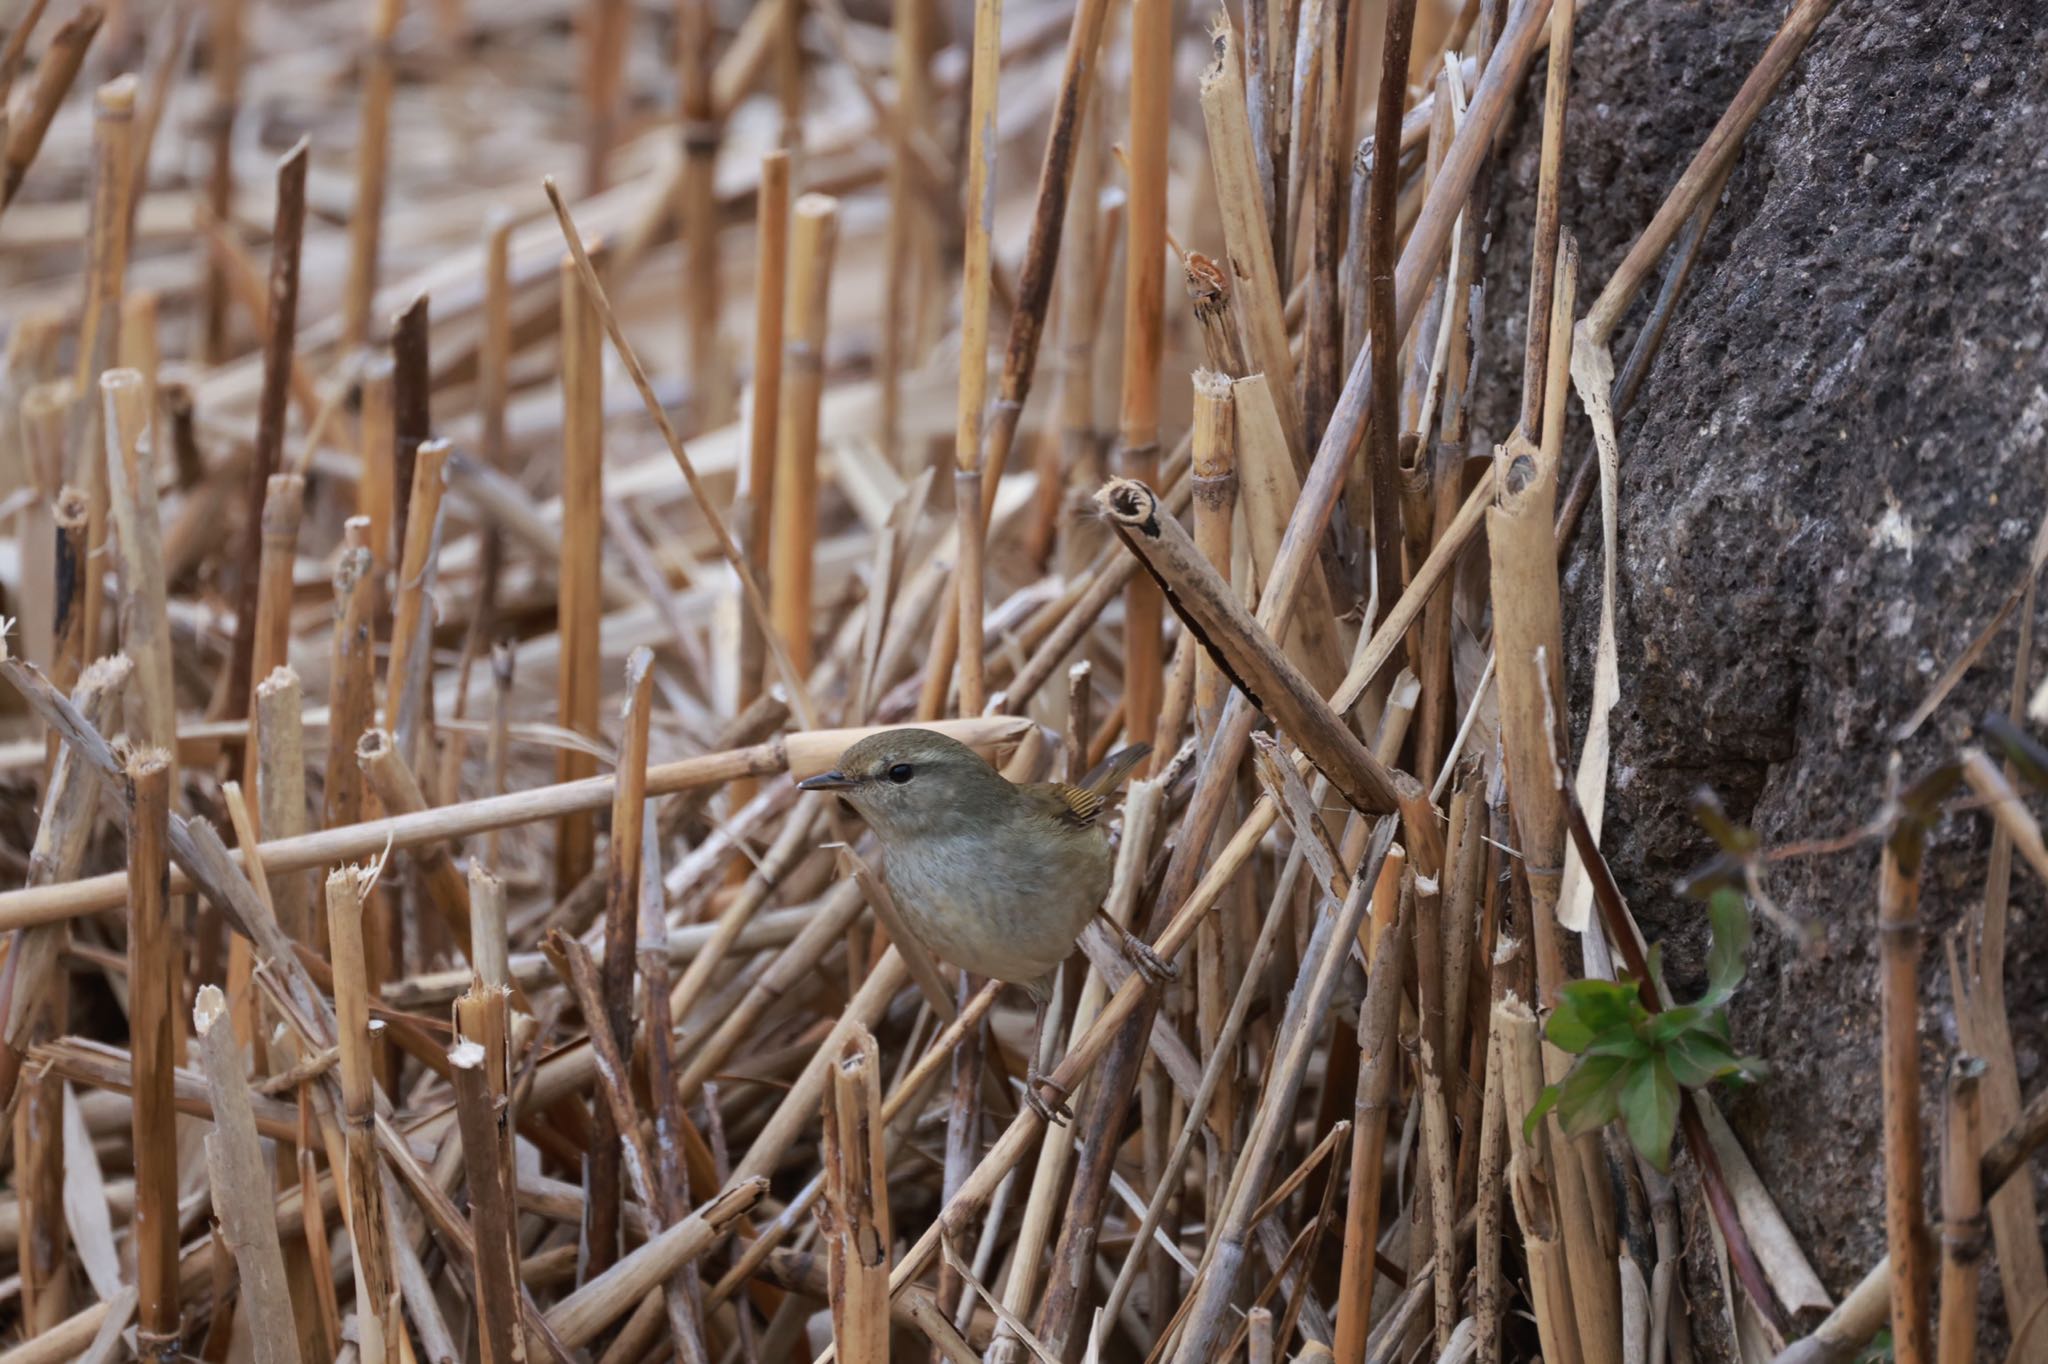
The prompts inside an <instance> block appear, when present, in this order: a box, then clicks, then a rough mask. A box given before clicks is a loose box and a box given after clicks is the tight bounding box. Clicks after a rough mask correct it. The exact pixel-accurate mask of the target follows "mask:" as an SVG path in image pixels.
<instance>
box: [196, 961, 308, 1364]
mask: <svg viewBox="0 0 2048 1364" xmlns="http://www.w3.org/2000/svg"><path fill="white" fill-rule="evenodd" d="M226 1015H227V997H226V996H225V995H223V994H222V993H221V992H220V990H219V989H217V988H216V987H214V986H211V985H202V986H201V987H200V988H199V999H198V1002H197V1004H196V1005H195V1006H194V1008H193V1010H192V1028H193V1033H194V1035H195V1036H196V1037H197V1038H198V1040H199V1053H200V1056H201V1058H202V1059H203V1061H204V1063H205V1068H206V1085H207V1090H208V1092H209V1093H210V1094H211V1095H212V1097H213V1130H212V1131H210V1132H208V1133H207V1134H206V1164H207V1171H208V1174H209V1175H210V1177H211V1180H212V1185H213V1207H214V1213H215V1215H216V1216H217V1217H219V1218H220V1221H221V1227H222V1230H223V1233H224V1235H225V1236H226V1238H227V1241H228V1244H229V1246H230V1247H231V1248H232V1249H233V1251H234V1253H235V1266H236V1268H237V1269H238V1270H239V1271H240V1273H241V1278H242V1304H243V1309H242V1310H243V1311H244V1312H245V1313H246V1314H247V1315H248V1319H249V1337H250V1345H251V1347H252V1349H253V1350H254V1354H255V1358H256V1361H257V1364H289V1362H290V1361H296V1360H297V1359H298V1357H299V1333H298V1325H297V1323H296V1322H295V1321H294V1319H293V1316H292V1295H291V1292H290V1290H289V1288H288V1287H287V1285H286V1279H285V1268H284V1249H283V1245H282V1243H281V1242H280V1241H279V1239H278V1230H277V1216H276V1213H275V1212H274V1210H273V1208H272V1205H271V1200H272V1193H271V1177H270V1166H269V1162H267V1161H266V1160H265V1159H264V1158H263V1149H262V1147H261V1146H260V1145H259V1144H258V1140H257V1134H256V1117H255V1114H254V1112H253V1111H252V1109H251V1108H250V1105H249V1090H248V1085H247V1082H246V1081H244V1079H243V1078H242V1050H241V1048H240V1047H239V1046H237V1045H236V1044H235V1037H234V1031H233V1029H231V1028H224V1027H221V1026H219V1025H220V1023H221V1020H222V1019H223V1018H225V1017H226Z"/></svg>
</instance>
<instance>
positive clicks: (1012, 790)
mask: <svg viewBox="0 0 2048 1364" xmlns="http://www.w3.org/2000/svg"><path fill="white" fill-rule="evenodd" d="M1150 751H1151V750H1150V748H1149V747H1147V746H1146V745H1143V744H1139V745H1136V746H1134V747H1131V748H1126V749H1123V750H1121V751H1120V752H1117V753H1113V754H1111V755H1110V756H1109V757H1108V758H1107V759H1105V760H1104V761H1103V764H1102V766H1101V767H1099V768H1098V769H1096V770H1095V771H1094V772H1092V773H1090V774H1089V775H1088V777H1087V778H1085V779H1084V780H1083V781H1082V782H1081V783H1080V784H1079V785H1076V786H1069V785H1067V784H1065V783H1061V782H1037V783H1033V784H1031V785H1028V786H1018V785H1016V784H1015V783H1013V782H1011V781H1010V780H1009V779H1008V778H1006V777H1005V776H1003V774H1002V773H1000V772H998V771H996V770H995V769H994V768H993V767H990V766H989V765H988V764H987V763H986V762H984V761H983V760H982V758H981V756H980V755H979V754H977V753H976V752H975V751H974V750H973V749H971V748H969V747H967V746H966V745H965V744H962V743H959V742H958V741H956V740H953V739H949V738H947V737H946V736H945V735H943V734H938V733H934V732H933V731H931V730H928V729H892V730H887V731H884V732H883V733H880V734H874V735H870V736H869V737H867V738H865V739H862V740H861V741H860V742H859V743H857V744H855V745H853V747H851V748H849V749H847V750H846V752H845V753H843V754H841V755H840V758H839V765H838V767H837V768H835V769H834V770H833V771H830V772H827V773H824V774H823V775H821V776H816V777H812V778H811V779H810V780H808V781H804V782H800V783H798V785H800V786H801V787H802V788H803V789H804V790H806V791H837V792H838V793H839V794H840V796H842V797H843V798H844V799H845V800H846V801H847V803H848V804H850V805H852V806H853V808H854V809H855V810H857V811H859V812H860V814H861V816H862V817H863V818H864V819H866V820H867V822H868V827H869V828H871V829H873V830H874V832H875V837H876V838H877V839H879V840H880V841H881V844H882V849H883V852H884V853H885V855H886V856H885V859H884V861H883V864H882V878H883V880H884V881H885V882H886V883H887V885H888V887H889V892H890V894H891V895H892V896H894V897H895V900H896V904H897V907H898V908H899V909H901V910H902V911H903V917H904V919H905V921H906V922H907V923H908V924H909V925H910V929H911V931H912V932H913V933H915V934H917V936H918V938H919V940H920V941H922V942H923V944H924V945H925V947H926V948H928V949H929V950H930V951H931V952H932V953H933V954H934V955H936V956H938V957H941V958H943V959H944V960H946V961H949V962H951V963H952V964H953V965H955V966H958V967H960V968H961V969H962V970H965V971H972V972H974V973H975V974H977V975H983V976H988V977H990V978H992V979H995V980H1000V981H1004V982H1006V983H1008V984H1012V985H1021V986H1023V987H1024V989H1025V990H1026V991H1027V992H1029V994H1030V995H1031V1000H1032V1003H1033V1005H1034V1006H1035V1007H1036V1010H1037V1018H1036V1021H1035V1022H1034V1023H1033V1025H1032V1031H1031V1054H1030V1065H1029V1073H1028V1075H1027V1076H1026V1080H1025V1096H1026V1099H1027V1101H1029V1102H1030V1103H1031V1105H1032V1107H1034V1108H1036V1109H1038V1110H1039V1112H1040V1113H1041V1114H1042V1115H1044V1116H1045V1117H1046V1118H1047V1119H1048V1120H1052V1119H1054V1118H1055V1117H1057V1116H1063V1115H1064V1113H1065V1108H1064V1105H1051V1106H1049V1105H1047V1104H1046V1103H1045V1101H1044V1100H1043V1099H1041V1098H1040V1097H1039V1095H1038V1093H1037V1090H1038V1088H1039V1087H1040V1086H1041V1085H1044V1086H1047V1087H1050V1088H1052V1089H1055V1090H1057V1089H1059V1088H1060V1086H1059V1085H1057V1084H1056V1083H1054V1082H1053V1081H1052V1080H1050V1079H1049V1078H1048V1077H1046V1076H1044V1075H1042V1074H1040V1073H1039V1071H1038V1038H1039V1032H1040V1030H1042V1029H1043V1028H1044V1026H1045V1011H1046V1005H1047V1004H1048V1003H1049V1002H1050V1001H1051V999H1052V973H1053V972H1054V970H1056V969H1057V968H1058V967H1059V965H1060V963H1061V962H1063V961H1065V960H1066V959H1067V957H1068V956H1069V954H1071V953H1072V952H1073V950H1074V943H1075V941H1076V939H1078V938H1079V937H1080V936H1081V930H1082V929H1084V928H1086V927H1087V926H1088V920H1089V919H1090V918H1091V917H1093V916H1094V915H1095V914H1097V913H1099V912H1100V910H1101V906H1102V898H1103V896H1104V895H1106V894H1108V892H1109V882H1110V873H1111V869H1112V857H1111V853H1110V846H1109V835H1108V834H1107V832H1106V831H1105V830H1104V829H1103V827H1102V824H1101V823H1100V816H1101V814H1102V810H1103V807H1104V805H1105V804H1106V803H1107V801H1108V798H1109V796H1110V793H1112V792H1113V791H1115V790H1116V788H1117V787H1118V786H1119V785H1120V784H1122V782H1123V779H1124V778H1125V777H1126V776H1128V775H1129V774H1130V772H1131V769H1133V768H1134V767H1136V766H1137V765H1138V763H1139V761H1140V760H1142V759H1143V758H1144V756H1145V755H1146V754H1147V753H1148V752H1150ZM1105 917H1106V916H1105ZM1118 931H1119V933H1122V930H1121V929H1119V930H1118ZM1122 938H1123V942H1124V947H1125V950H1126V952H1128V953H1129V955H1130V956H1131V958H1132V960H1133V962H1134V963H1136V965H1137V968H1138V969H1139V970H1140V971H1141V972H1143V973H1144V975H1145V976H1146V978H1147V979H1148V980H1151V981H1153V982H1154V983H1155V984H1156V983H1158V982H1159V981H1162V980H1166V979H1170V978H1171V977H1172V976H1173V975H1174V974H1175V968H1174V967H1173V966H1172V964H1171V963H1169V962H1166V961H1165V960H1163V959H1162V958H1160V957H1159V956H1158V955H1157V954H1155V953H1154V952H1153V951H1152V949H1151V948H1149V947H1147V946H1145V945H1144V944H1143V943H1141V942H1139V941H1138V940H1137V939H1136V938H1134V937H1132V936H1130V935H1129V934H1128V933H1122Z"/></svg>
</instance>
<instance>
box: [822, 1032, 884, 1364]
mask: <svg viewBox="0 0 2048 1364" xmlns="http://www.w3.org/2000/svg"><path fill="white" fill-rule="evenodd" d="M820 1162H821V1164H822V1165H823V1167H824V1173H825V1202H824V1205H823V1209H822V1211H821V1220H822V1221H823V1223H824V1226H825V1236H826V1248H827V1252H828V1255H829V1265H830V1272H831V1281H830V1282H831V1293H832V1339H833V1341H834V1342H835V1343H836V1344H837V1346H838V1348H839V1357H840V1358H841V1359H844V1360H846V1361H848V1364H856V1362H857V1361H858V1362H861V1364H886V1361H887V1360H888V1359H889V1358H890V1353H889V1241H890V1237H889V1180H888V1171H889V1166H888V1153H887V1150H886V1148H885V1146H884V1144H883V1123H882V1075H881V1061H880V1058H879V1056H878V1054H877V1050H876V1047H875V1039H874V1038H873V1036H871V1035H870V1034H869V1033H868V1032H867V1030H866V1029H864V1028H863V1029H859V1030H857V1031H856V1032H855V1033H854V1035H853V1040H852V1041H851V1042H850V1043H848V1045H847V1047H846V1050H845V1052H844V1054H843V1056H842V1057H841V1059H840V1060H839V1062H838V1063H837V1064H836V1065H835V1066H834V1067H833V1069H832V1076H831V1083H830V1084H829V1085H828V1086H827V1087H826V1089H825V1105H824V1142H823V1146H822V1148H821V1151H820Z"/></svg>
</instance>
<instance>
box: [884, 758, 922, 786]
mask: <svg viewBox="0 0 2048 1364" xmlns="http://www.w3.org/2000/svg"><path fill="white" fill-rule="evenodd" d="M916 775H917V772H916V770H915V769H914V768H912V767H911V765H910V764H909V763H897V764H896V765H895V766H894V767H892V768H890V769H889V780H890V781H893V782H895V783H896V784H897V785H898V786H901V785H903V783H904V782H907V781H909V780H910V779H911V778H912V777H914V776H916Z"/></svg>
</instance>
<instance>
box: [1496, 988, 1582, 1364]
mask: <svg viewBox="0 0 2048 1364" xmlns="http://www.w3.org/2000/svg"><path fill="white" fill-rule="evenodd" d="M1494 1018H1495V1023H1494V1038H1495V1041H1496V1042H1497V1043H1498V1044H1499V1051H1500V1071H1501V1095H1502V1098H1503V1100H1504V1101H1505V1105H1506V1112H1505V1114H1504V1115H1503V1116H1504V1118H1505V1120H1506V1123H1507V1129H1508V1143H1509V1146H1510V1147H1511V1149H1512V1151H1513V1157H1512V1159H1511V1160H1510V1162H1509V1165H1508V1179H1507V1182H1508V1189H1509V1191H1510V1193H1512V1194H1513V1196H1514V1203H1515V1220H1516V1221H1517V1222H1518V1223H1520V1224H1521V1228H1522V1246H1523V1252H1524V1256H1525V1261H1526V1263H1527V1266H1528V1270H1529V1293H1530V1306H1531V1307H1532V1308H1534V1310H1535V1313H1536V1329H1537V1333H1538V1334H1539V1335H1540V1336H1541V1338H1542V1341H1543V1357H1544V1358H1545V1359H1555V1360H1560V1361H1565V1362H1566V1364H1571V1362H1572V1361H1577V1360H1580V1359H1582V1358H1583V1357H1584V1355H1583V1353H1582V1351H1583V1348H1584V1342H1583V1341H1582V1340H1581V1339H1580V1338H1579V1336H1578V1333H1577V1331H1576V1329H1575V1322H1576V1318H1575V1316H1574V1314H1573V1296H1572V1289H1573V1281H1572V1278H1571V1272H1570V1270H1569V1268H1568V1267H1567V1264H1566V1251H1565V1243H1564V1238H1563V1235H1562V1231H1563V1229H1562V1226H1561V1224H1560V1223H1561V1209H1560V1207H1559V1204H1558V1197H1557V1193H1556V1178H1557V1172H1558V1169H1559V1166H1560V1164H1561V1163H1562V1161H1566V1160H1570V1159H1571V1157H1570V1155H1569V1154H1568V1153H1566V1154H1564V1155H1562V1156H1561V1157H1560V1155H1559V1153H1558V1152H1557V1151H1555V1150H1554V1149H1553V1148H1552V1146H1551V1145H1550V1141H1549V1137H1550V1127H1549V1125H1548V1124H1547V1123H1546V1124H1538V1125H1537V1127H1536V1128H1535V1129H1534V1130H1533V1131H1525V1130H1524V1126H1523V1123H1522V1121H1521V1119H1520V1118H1519V1117H1517V1116H1516V1115H1517V1114H1522V1113H1528V1112H1531V1111H1532V1110H1533V1109H1534V1108H1535V1106H1536V1100H1537V1097H1538V1095H1539V1094H1540V1093H1541V1092H1542V1089H1543V1059H1542V1056H1541V1054H1540V1051H1539V1048H1540V1045H1541V1044H1540V1043H1539V1041H1538V1039H1537V1024H1536V1017H1535V1015H1534V1014H1532V1013H1531V1012H1530V1011H1529V1010H1528V1008H1527V1007H1526V1006H1525V1005H1523V1004H1522V1003H1520V1002H1519V1001H1517V1000H1514V999H1512V998H1511V999H1509V1000H1508V1001H1507V1002H1505V1003H1502V1004H1497V1005H1495V1006H1494Z"/></svg>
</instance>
